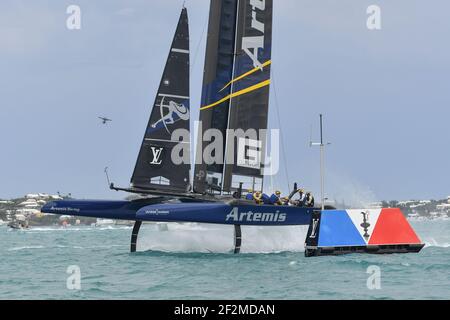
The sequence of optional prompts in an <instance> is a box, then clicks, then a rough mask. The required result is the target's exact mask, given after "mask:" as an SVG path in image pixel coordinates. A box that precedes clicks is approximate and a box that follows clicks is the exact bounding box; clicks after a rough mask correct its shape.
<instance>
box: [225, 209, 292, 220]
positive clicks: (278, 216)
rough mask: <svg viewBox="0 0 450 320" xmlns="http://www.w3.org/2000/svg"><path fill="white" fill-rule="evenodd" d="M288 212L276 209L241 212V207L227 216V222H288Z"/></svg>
mask: <svg viewBox="0 0 450 320" xmlns="http://www.w3.org/2000/svg"><path fill="white" fill-rule="evenodd" d="M286 219H287V214H286V213H281V212H280V211H278V210H277V211H276V212H275V213H262V212H253V211H248V212H239V208H237V207H236V208H234V209H233V210H232V211H231V212H230V213H229V214H228V215H227V218H226V221H227V222H230V221H232V222H286Z"/></svg>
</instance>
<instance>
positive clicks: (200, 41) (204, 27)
mask: <svg viewBox="0 0 450 320" xmlns="http://www.w3.org/2000/svg"><path fill="white" fill-rule="evenodd" d="M208 21H209V15H208V16H207V19H206V20H205V24H204V25H203V31H202V34H201V36H200V39H199V41H198V43H197V48H196V49H195V53H194V60H193V61H192V66H191V71H192V69H194V67H195V64H196V63H197V57H198V53H199V51H200V46H201V44H202V41H203V37H204V36H205V31H206V28H207V26H208Z"/></svg>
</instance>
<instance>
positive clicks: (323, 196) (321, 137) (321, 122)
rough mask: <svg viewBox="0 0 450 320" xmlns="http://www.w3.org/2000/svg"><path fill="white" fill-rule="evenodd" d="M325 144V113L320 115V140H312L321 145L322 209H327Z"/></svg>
mask: <svg viewBox="0 0 450 320" xmlns="http://www.w3.org/2000/svg"><path fill="white" fill-rule="evenodd" d="M330 144H331V143H327V144H325V143H324V142H323V115H322V114H321V115H320V142H312V141H311V142H310V146H311V147H320V198H321V203H322V211H323V210H325V146H326V145H330Z"/></svg>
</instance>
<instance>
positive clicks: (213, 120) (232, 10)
mask: <svg viewBox="0 0 450 320" xmlns="http://www.w3.org/2000/svg"><path fill="white" fill-rule="evenodd" d="M237 5H238V0H211V5H210V13H209V26H208V40H207V45H206V58H205V69H204V76H203V91H202V99H201V105H202V106H207V105H211V104H214V103H215V104H216V106H217V107H216V108H208V109H205V110H201V111H200V124H201V127H200V134H199V137H198V139H199V140H198V145H197V158H196V167H195V176H194V190H195V191H196V192H199V193H204V192H205V191H206V189H207V188H208V182H207V178H208V174H211V173H212V174H222V173H223V169H224V166H223V164H222V163H213V162H212V161H209V159H205V157H204V151H205V147H206V145H205V144H204V143H203V133H204V132H206V131H207V130H209V129H211V128H213V129H217V130H219V131H220V133H221V134H222V137H225V136H226V130H227V127H228V115H229V104H230V101H229V99H227V97H228V96H229V95H230V94H231V87H229V86H228V87H226V88H225V86H226V85H227V83H229V82H230V81H231V80H232V77H233V65H234V55H235V42H236V38H235V37H236V16H237ZM224 88H225V89H224ZM224 150H225V139H223V141H222V153H223V152H224Z"/></svg>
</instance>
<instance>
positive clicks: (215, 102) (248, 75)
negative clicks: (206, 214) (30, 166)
mask: <svg viewBox="0 0 450 320" xmlns="http://www.w3.org/2000/svg"><path fill="white" fill-rule="evenodd" d="M272 4H273V0H264V1H262V0H211V7H210V18H209V19H210V20H209V29H208V42H207V48H206V59H205V71H204V79H203V92H202V106H201V108H200V124H201V126H200V127H201V129H202V130H199V132H200V134H199V135H198V139H199V140H198V144H197V145H198V146H199V147H198V148H197V157H196V166H195V175H194V191H195V192H198V193H205V192H207V191H208V189H214V190H216V191H221V192H230V191H231V189H232V187H233V184H234V185H236V186H237V185H238V184H239V182H243V181H239V179H240V176H243V177H245V178H248V180H249V181H250V180H251V179H252V178H256V179H258V180H259V181H260V184H262V179H263V168H262V159H263V155H265V147H266V137H265V132H263V133H262V134H260V130H265V129H267V123H268V108H269V85H270V65H271V46H272ZM209 129H215V130H216V131H219V132H220V133H221V137H220V139H222V140H221V141H220V142H221V143H222V150H220V155H217V151H216V153H215V154H214V155H213V154H211V155H209V154H207V152H205V151H210V150H209V149H207V147H208V146H207V145H206V143H203V138H204V137H203V133H204V132H208V130H209ZM240 132H243V134H242V135H236V134H234V133H240ZM248 132H255V133H254V134H251V135H249V134H248ZM262 135H264V137H263V136H262ZM209 138H211V137H209ZM214 138H215V137H214ZM211 139H213V138H211ZM211 142H213V141H211ZM214 142H215V144H219V143H217V141H214ZM238 155H239V156H238ZM205 156H206V157H210V159H206V158H205ZM206 162H207V163H206ZM234 177H237V178H236V179H233V178H234ZM259 181H258V182H259ZM211 182H213V183H211ZM248 184H249V185H248V186H249V187H251V182H248ZM236 189H237V187H236Z"/></svg>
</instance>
